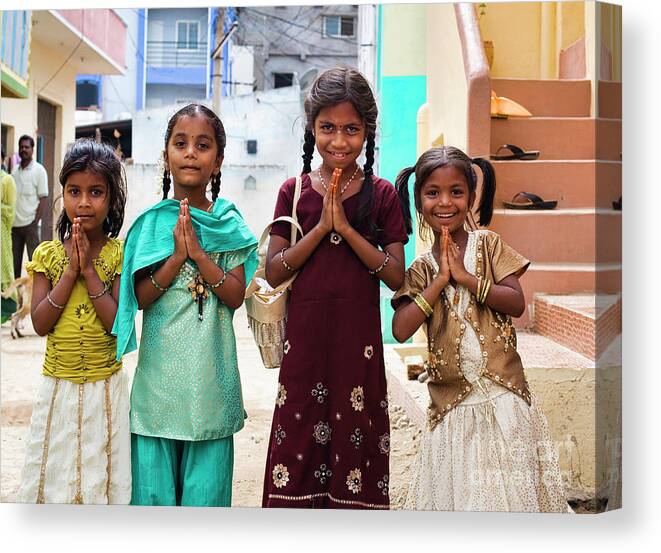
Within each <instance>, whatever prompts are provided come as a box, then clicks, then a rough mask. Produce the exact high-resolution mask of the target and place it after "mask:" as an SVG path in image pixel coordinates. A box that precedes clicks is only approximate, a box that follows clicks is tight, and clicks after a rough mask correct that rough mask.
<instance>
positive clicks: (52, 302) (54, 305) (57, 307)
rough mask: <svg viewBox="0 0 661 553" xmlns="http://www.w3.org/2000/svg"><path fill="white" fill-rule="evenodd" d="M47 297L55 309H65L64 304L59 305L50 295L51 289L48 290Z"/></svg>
mask: <svg viewBox="0 0 661 553" xmlns="http://www.w3.org/2000/svg"><path fill="white" fill-rule="evenodd" d="M46 299H47V300H48V303H50V304H51V305H52V306H53V307H54V308H55V309H64V307H65V306H64V305H59V304H57V303H55V302H54V301H53V298H51V297H50V290H49V291H48V292H46Z"/></svg>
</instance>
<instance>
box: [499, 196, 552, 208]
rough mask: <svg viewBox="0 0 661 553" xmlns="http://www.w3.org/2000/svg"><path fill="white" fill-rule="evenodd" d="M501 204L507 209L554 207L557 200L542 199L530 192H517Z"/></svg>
mask: <svg viewBox="0 0 661 553" xmlns="http://www.w3.org/2000/svg"><path fill="white" fill-rule="evenodd" d="M517 200H518V201H517ZM522 200H523V201H522ZM503 205H504V206H505V207H506V208H507V209H555V206H557V205H558V202H557V200H543V199H542V198H540V197H539V196H537V195H536V194H531V193H530V192H518V193H517V194H514V197H513V198H512V201H511V202H503Z"/></svg>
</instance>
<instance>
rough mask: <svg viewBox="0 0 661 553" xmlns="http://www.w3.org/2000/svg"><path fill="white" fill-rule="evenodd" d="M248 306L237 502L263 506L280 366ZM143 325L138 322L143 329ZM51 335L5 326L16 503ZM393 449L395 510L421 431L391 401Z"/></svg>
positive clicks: (5, 474) (4, 495)
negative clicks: (266, 349) (264, 351)
mask: <svg viewBox="0 0 661 553" xmlns="http://www.w3.org/2000/svg"><path fill="white" fill-rule="evenodd" d="M245 321H246V314H245V311H244V310H243V309H241V310H239V311H238V312H237V313H236V314H235V331H236V334H237V353H238V358H239V367H240V371H241V380H242V385H243V392H244V404H245V409H246V411H247V413H248V419H247V420H246V424H245V427H244V428H243V429H242V430H241V431H240V432H238V433H237V434H236V435H235V442H234V455H235V461H234V487H233V500H232V503H233V505H234V506H240V507H258V506H259V505H260V504H261V496H262V483H263V478H264V461H265V459H266V449H267V447H268V434H269V431H270V427H271V417H272V413H273V406H274V400H275V395H276V386H277V378H278V371H277V370H267V369H265V368H264V366H263V365H262V363H261V361H260V360H259V352H258V351H257V348H256V346H255V345H254V342H253V340H252V336H251V335H250V330H249V329H248V328H247V324H246V323H245ZM139 327H140V325H139V324H138V328H139ZM45 345H46V339H45V338H41V337H39V336H37V335H36V334H35V333H34V331H33V330H32V328H31V326H30V324H29V322H26V324H25V337H24V338H21V339H18V340H12V338H11V336H10V334H9V326H8V324H5V325H3V326H2V334H1V342H0V351H1V357H0V359H1V362H2V365H1V367H2V368H1V387H0V398H1V403H2V411H1V428H0V439H1V448H0V471H1V477H2V478H1V481H0V501H2V502H14V501H15V498H16V494H17V491H18V487H19V485H20V476H21V469H22V465H23V458H24V454H25V440H26V439H27V432H28V429H29V424H30V416H31V413H32V402H33V401H34V399H35V398H36V395H37V392H38V389H39V386H40V384H41V379H42V378H43V377H42V376H41V364H42V362H43V355H44V349H45ZM136 361H137V356H136V353H135V352H133V353H131V354H129V355H127V356H126V357H125V359H124V370H127V371H128V372H129V374H130V375H132V374H133V371H134V369H135V364H136ZM390 405H391V406H390V424H391V439H390V444H391V452H390V500H391V506H392V508H393V509H396V508H401V506H402V505H403V503H404V499H405V497H406V489H407V485H408V475H409V472H410V468H411V463H412V461H413V459H414V457H415V454H416V452H417V447H418V441H419V440H418V438H419V435H420V430H419V429H418V428H417V427H416V426H415V425H413V424H411V422H410V421H409V419H408V418H407V417H406V414H405V412H404V411H403V410H402V409H401V408H399V407H398V406H397V405H394V404H393V403H392V402H390Z"/></svg>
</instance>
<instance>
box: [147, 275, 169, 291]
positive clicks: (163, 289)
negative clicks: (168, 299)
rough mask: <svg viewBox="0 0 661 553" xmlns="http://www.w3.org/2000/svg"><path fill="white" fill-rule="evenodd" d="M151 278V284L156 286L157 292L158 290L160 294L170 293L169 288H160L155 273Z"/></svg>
mask: <svg viewBox="0 0 661 553" xmlns="http://www.w3.org/2000/svg"><path fill="white" fill-rule="evenodd" d="M149 278H150V279H151V283H152V284H153V285H154V288H156V290H158V291H159V292H167V291H168V287H165V288H163V287H162V286H160V285H159V284H158V282H156V279H155V278H154V273H152V274H150V275H149Z"/></svg>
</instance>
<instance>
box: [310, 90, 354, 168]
mask: <svg viewBox="0 0 661 553" xmlns="http://www.w3.org/2000/svg"><path fill="white" fill-rule="evenodd" d="M314 137H315V143H316V146H317V151H318V152H319V154H320V155H321V158H322V159H323V163H324V165H326V167H327V168H328V169H329V170H330V171H332V170H333V169H335V168H338V167H339V168H340V169H347V168H348V167H352V166H353V165H354V163H355V162H356V159H358V156H360V153H361V152H362V150H363V143H364V142H365V125H364V123H363V120H362V118H361V117H360V114H359V113H358V112H357V111H356V108H354V107H353V104H352V103H351V102H342V103H340V104H336V105H334V106H329V107H325V108H323V109H321V110H320V111H319V114H318V115H317V118H316V119H315V122H314Z"/></svg>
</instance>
